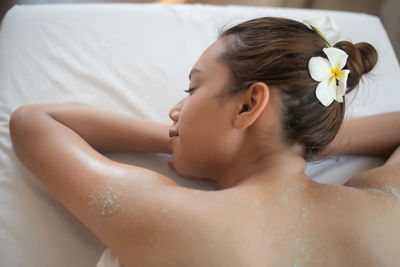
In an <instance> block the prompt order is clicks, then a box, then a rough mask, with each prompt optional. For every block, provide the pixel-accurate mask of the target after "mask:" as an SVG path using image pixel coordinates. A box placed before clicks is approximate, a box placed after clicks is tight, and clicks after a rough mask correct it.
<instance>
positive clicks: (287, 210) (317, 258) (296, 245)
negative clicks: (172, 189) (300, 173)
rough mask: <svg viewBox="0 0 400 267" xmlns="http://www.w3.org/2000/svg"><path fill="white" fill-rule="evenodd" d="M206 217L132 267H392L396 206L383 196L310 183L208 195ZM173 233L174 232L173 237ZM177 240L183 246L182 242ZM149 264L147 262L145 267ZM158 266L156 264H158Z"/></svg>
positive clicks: (399, 241)
mask: <svg viewBox="0 0 400 267" xmlns="http://www.w3.org/2000/svg"><path fill="white" fill-rule="evenodd" d="M203 197H204V199H203V200H204V201H203V204H204V205H203V207H202V208H201V209H200V210H202V211H204V214H199V218H203V219H204V220H203V221H201V225H202V226H201V227H197V226H198V224H197V223H199V221H197V223H196V222H193V223H189V224H187V225H186V226H183V228H182V229H181V231H182V232H181V233H180V237H177V242H173V243H170V244H169V245H168V249H166V247H164V246H161V247H160V250H157V249H156V250H153V249H154V248H156V246H157V245H156V244H153V245H154V247H153V249H152V251H153V253H152V257H151V258H147V260H148V261H147V260H146V259H144V258H141V259H140V260H139V262H137V263H132V266H137V264H140V263H142V264H143V263H144V262H146V266H153V265H152V264H151V262H153V263H154V266H157V262H156V261H154V258H153V256H154V257H155V258H158V259H160V260H161V259H163V260H165V261H163V266H178V265H179V266H395V265H396V263H398V262H400V254H399V248H400V232H399V231H397V232H393V230H395V229H397V227H396V225H398V222H399V221H400V216H399V214H400V213H399V211H400V204H399V201H398V200H397V199H395V198H393V197H391V196H390V195H388V194H386V193H385V192H383V191H379V190H372V189H369V190H360V189H356V188H352V187H348V186H339V185H324V184H318V183H315V182H313V181H311V180H310V182H308V183H304V182H294V183H292V184H288V185H282V186H280V187H277V188H276V190H275V191H274V192H271V188H269V189H268V188H266V187H265V186H263V185H262V184H258V185H257V184H253V185H252V186H243V187H237V188H234V189H230V190H223V191H215V192H204V196H199V198H203ZM171 234H172V233H171ZM178 239H179V240H178ZM143 260H145V261H143ZM159 263H160V262H158V264H159Z"/></svg>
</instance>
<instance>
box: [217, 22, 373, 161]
mask: <svg viewBox="0 0 400 267" xmlns="http://www.w3.org/2000/svg"><path fill="white" fill-rule="evenodd" d="M219 38H226V39H227V42H226V45H225V47H224V50H223V52H221V54H220V55H219V58H218V60H221V62H223V63H224V64H226V65H227V66H228V67H229V68H230V70H231V78H230V81H229V86H227V88H225V90H224V91H223V92H224V93H223V94H224V96H231V95H234V94H236V93H238V92H240V91H243V90H246V89H248V88H249V87H250V86H251V85H252V84H253V83H255V82H260V81H261V82H265V84H267V85H268V86H269V87H270V88H272V89H274V90H276V91H277V92H278V94H279V95H280V96H281V99H282V102H283V107H284V108H283V109H284V110H283V111H282V114H284V115H282V118H281V120H282V129H283V130H284V133H285V135H286V136H285V137H286V140H287V142H288V143H289V144H290V145H293V144H301V145H302V146H303V148H304V149H303V151H304V153H303V157H304V158H305V159H306V160H311V159H313V158H314V156H316V155H317V153H318V152H319V151H320V150H322V149H323V148H324V147H325V146H326V145H328V144H329V143H330V142H331V141H332V140H333V138H334V137H335V136H336V134H337V132H338V130H339V128H340V126H341V124H342V122H343V119H344V112H345V102H337V101H334V102H333V103H332V104H330V105H329V106H328V107H325V106H324V105H323V104H321V103H320V102H319V100H318V99H317V98H316V96H315V89H316V87H317V85H318V82H317V81H315V80H313V79H312V78H311V76H310V73H309V70H308V62H309V60H310V58H311V57H316V56H320V57H324V58H327V57H326V55H325V53H324V52H323V50H322V49H323V48H324V47H328V45H327V44H326V43H325V41H324V40H323V39H322V37H321V36H320V35H318V34H317V33H316V32H315V31H314V30H311V29H309V28H308V27H307V26H305V25H304V24H303V23H300V22H297V21H294V20H290V19H284V18H274V17H262V18H256V19H252V20H249V21H246V22H243V23H240V24H238V25H236V26H233V27H231V28H228V29H226V30H221V29H220V30H219ZM334 47H336V48H340V49H342V50H343V51H345V52H346V53H347V54H348V56H349V57H348V59H347V64H346V66H345V67H344V69H349V70H350V74H349V76H348V79H347V90H346V93H349V92H350V91H352V90H353V89H354V88H356V86H357V85H358V83H359V81H360V78H361V76H362V75H363V74H365V73H367V72H369V71H370V70H371V69H372V68H373V67H374V66H375V64H376V61H377V52H376V50H375V48H374V47H373V46H371V45H370V44H368V43H357V44H355V45H353V44H352V43H350V42H347V41H341V42H338V43H337V44H335V45H334Z"/></svg>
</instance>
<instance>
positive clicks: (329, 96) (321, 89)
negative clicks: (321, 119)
mask: <svg viewBox="0 0 400 267" xmlns="http://www.w3.org/2000/svg"><path fill="white" fill-rule="evenodd" d="M335 82H336V81H335V80H334V79H326V80H323V81H322V82H320V83H319V84H318V86H317V89H315V96H316V97H317V98H318V100H319V101H320V102H321V103H322V104H323V105H324V106H325V107H327V106H329V105H330V104H331V103H332V102H333V100H334V99H335V91H336V84H335Z"/></svg>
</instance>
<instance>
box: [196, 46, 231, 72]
mask: <svg viewBox="0 0 400 267" xmlns="http://www.w3.org/2000/svg"><path fill="white" fill-rule="evenodd" d="M224 42H225V41H224V40H223V39H218V40H217V41H215V42H214V43H212V44H211V45H210V46H209V47H208V48H207V49H206V50H205V51H204V52H203V53H202V54H201V55H200V57H199V59H198V60H197V62H196V63H195V64H194V65H193V69H192V70H191V72H190V74H191V76H192V77H193V76H196V75H195V73H204V75H206V76H208V77H211V76H220V77H225V76H227V75H229V68H228V67H227V66H226V65H225V64H223V63H222V62H221V61H219V60H217V59H218V57H219V55H220V54H221V52H222V51H223V49H224ZM196 69H197V70H200V72H198V71H197V70H196ZM191 76H189V79H190V78H192V77H191Z"/></svg>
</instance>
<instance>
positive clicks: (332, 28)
mask: <svg viewBox="0 0 400 267" xmlns="http://www.w3.org/2000/svg"><path fill="white" fill-rule="evenodd" d="M303 23H304V24H305V25H306V26H307V27H308V28H310V29H314V30H315V29H318V31H320V32H321V33H322V34H323V35H324V36H323V38H324V39H325V38H326V39H328V43H330V44H329V45H332V46H333V45H334V44H335V43H337V42H338V41H339V39H340V35H341V32H340V31H339V27H338V26H337V25H336V24H335V22H333V20H332V19H331V18H330V17H328V16H327V15H325V14H322V13H321V14H319V15H317V16H314V17H312V18H309V19H307V20H304V21H303Z"/></svg>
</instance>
